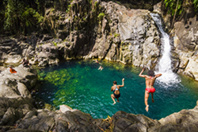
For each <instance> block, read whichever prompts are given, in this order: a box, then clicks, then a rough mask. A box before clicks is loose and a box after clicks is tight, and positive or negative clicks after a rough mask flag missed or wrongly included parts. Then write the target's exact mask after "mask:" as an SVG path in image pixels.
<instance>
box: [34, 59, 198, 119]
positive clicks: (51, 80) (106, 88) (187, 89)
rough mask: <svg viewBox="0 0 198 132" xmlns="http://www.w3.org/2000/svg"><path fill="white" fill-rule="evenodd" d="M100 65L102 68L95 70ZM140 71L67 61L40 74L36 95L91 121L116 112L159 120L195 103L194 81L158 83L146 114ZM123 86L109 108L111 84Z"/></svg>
mask: <svg viewBox="0 0 198 132" xmlns="http://www.w3.org/2000/svg"><path fill="white" fill-rule="evenodd" d="M100 65H102V66H103V67H104V69H103V70H102V71H100V70H98V67H99V66H100ZM140 70H141V69H139V68H134V67H131V66H125V65H123V64H119V63H112V62H102V63H100V64H98V63H94V62H93V61H70V62H66V63H63V64H61V65H59V66H56V67H49V68H46V69H44V70H41V71H40V72H39V76H40V79H41V80H44V83H42V85H41V88H40V90H39V91H38V92H37V93H36V96H37V97H39V98H41V99H43V100H45V101H46V102H47V103H49V104H52V105H54V106H55V107H57V108H59V105H62V104H65V105H68V106H70V107H72V108H73V109H79V110H81V111H83V112H86V113H89V114H91V116H92V117H93V118H107V116H108V115H109V116H112V115H113V114H115V113H116V112H117V111H125V112H128V113H133V114H144V115H146V116H148V117H150V118H153V119H160V118H163V117H166V116H167V115H169V114H172V113H174V112H178V111H180V110H182V109H191V108H193V107H194V106H195V105H196V100H198V88H197V86H198V85H197V84H198V83H197V82H194V81H192V80H190V79H188V78H184V77H181V83H179V84H174V85H172V86H169V87H166V88H164V87H163V86H162V85H161V84H160V83H159V82H158V81H156V83H155V85H154V87H155V88H156V92H155V94H154V99H155V102H154V103H152V101H151V96H150V97H149V101H148V103H149V112H146V111H145V104H144V92H145V80H144V78H140V77H139V76H138V74H139V72H140ZM122 78H125V86H124V87H123V88H121V89H120V92H121V97H120V102H119V103H116V104H115V105H112V103H113V101H112V99H111V97H110V95H111V94H112V92H111V90H110V89H111V86H112V82H113V81H114V80H116V81H117V82H118V84H121V80H122Z"/></svg>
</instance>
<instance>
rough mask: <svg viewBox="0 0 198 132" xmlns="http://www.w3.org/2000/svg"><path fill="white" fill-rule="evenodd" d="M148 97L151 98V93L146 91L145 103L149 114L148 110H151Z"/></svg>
mask: <svg viewBox="0 0 198 132" xmlns="http://www.w3.org/2000/svg"><path fill="white" fill-rule="evenodd" d="M148 97H149V92H147V91H146V90H145V96H144V103H145V106H146V108H145V110H146V111H147V112H148V110H149V105H148Z"/></svg>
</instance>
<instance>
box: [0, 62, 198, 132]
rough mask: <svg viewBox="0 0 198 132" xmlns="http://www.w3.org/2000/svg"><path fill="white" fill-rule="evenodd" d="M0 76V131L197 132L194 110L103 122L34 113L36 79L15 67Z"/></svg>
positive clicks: (66, 112)
mask: <svg viewBox="0 0 198 132" xmlns="http://www.w3.org/2000/svg"><path fill="white" fill-rule="evenodd" d="M15 70H16V71H17V73H10V71H9V69H5V70H4V71H2V72H1V74H0V75H1V79H0V109H1V111H0V131H3V132H4V131H9V132H13V131H18V132H21V131H22V132H30V131H34V132H36V131H38V132H40V131H53V132H68V131H71V132H73V131H78V132H104V131H107V132H108V131H109V132H111V131H116V132H131V131H137V132H159V131H160V132H169V131H178V132H182V131H190V132H193V131H197V130H198V126H197V124H198V120H197V118H198V106H196V107H195V108H194V109H190V110H182V111H180V112H178V113H174V114H172V115H170V116H167V117H166V118H162V119H160V120H153V119H150V118H148V117H146V116H144V115H134V114H131V113H126V112H123V111H118V112H117V113H115V114H114V115H113V116H112V117H108V118H106V119H93V118H92V117H91V115H90V114H87V113H83V112H81V111H79V110H76V109H72V108H70V107H68V106H66V105H61V106H60V110H49V109H38V108H37V107H36V105H35V100H34V99H33V98H32V97H31V93H30V92H31V91H32V89H33V88H34V87H35V84H36V82H37V75H36V72H34V70H33V69H31V68H25V67H23V66H22V65H19V66H18V67H15Z"/></svg>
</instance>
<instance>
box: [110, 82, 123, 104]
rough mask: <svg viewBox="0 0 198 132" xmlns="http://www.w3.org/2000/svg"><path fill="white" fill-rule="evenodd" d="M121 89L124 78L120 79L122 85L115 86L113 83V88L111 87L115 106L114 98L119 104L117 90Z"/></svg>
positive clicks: (115, 83) (118, 92)
mask: <svg viewBox="0 0 198 132" xmlns="http://www.w3.org/2000/svg"><path fill="white" fill-rule="evenodd" d="M121 87H124V78H123V79H122V85H117V82H116V81H113V86H112V87H111V91H113V94H111V98H112V100H113V104H116V101H115V98H116V99H117V102H119V99H118V98H119V97H120V91H119V89H120V88H121Z"/></svg>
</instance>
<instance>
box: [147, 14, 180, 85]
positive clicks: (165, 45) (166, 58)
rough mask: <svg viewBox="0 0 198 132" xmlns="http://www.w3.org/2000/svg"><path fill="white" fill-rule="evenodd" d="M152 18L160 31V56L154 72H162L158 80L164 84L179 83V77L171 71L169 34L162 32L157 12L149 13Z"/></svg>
mask: <svg viewBox="0 0 198 132" xmlns="http://www.w3.org/2000/svg"><path fill="white" fill-rule="evenodd" d="M150 15H151V17H152V18H153V20H154V21H155V23H156V25H157V27H158V29H159V31H160V33H161V45H162V47H161V53H162V57H161V58H160V60H159V62H158V64H157V67H156V68H157V71H155V73H156V74H157V73H162V76H161V77H159V79H158V80H159V81H160V82H161V83H164V84H165V85H166V86H169V85H170V84H175V83H179V82H180V79H179V77H178V75H177V74H175V73H174V72H173V71H172V68H171V45H170V38H169V35H168V34H167V33H166V32H164V30H163V27H162V20H161V17H160V16H159V14H154V13H151V14H150Z"/></svg>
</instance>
